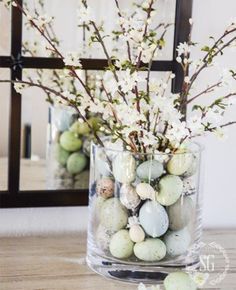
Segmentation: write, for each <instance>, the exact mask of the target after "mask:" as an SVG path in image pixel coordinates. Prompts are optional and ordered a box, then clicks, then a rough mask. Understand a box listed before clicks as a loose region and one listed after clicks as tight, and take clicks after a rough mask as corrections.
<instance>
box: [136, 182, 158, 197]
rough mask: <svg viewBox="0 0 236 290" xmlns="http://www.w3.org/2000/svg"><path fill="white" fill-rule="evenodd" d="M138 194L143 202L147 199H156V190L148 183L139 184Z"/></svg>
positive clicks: (137, 187)
mask: <svg viewBox="0 0 236 290" xmlns="http://www.w3.org/2000/svg"><path fill="white" fill-rule="evenodd" d="M136 192H137V194H138V195H139V196H140V198H141V199H142V200H145V199H152V200H154V199H155V194H156V192H155V190H154V188H153V187H152V186H151V185H150V184H148V183H139V184H138V185H137V186H136Z"/></svg>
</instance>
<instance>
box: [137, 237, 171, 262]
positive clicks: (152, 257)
mask: <svg viewBox="0 0 236 290" xmlns="http://www.w3.org/2000/svg"><path fill="white" fill-rule="evenodd" d="M134 254H135V256H136V257H137V258H138V259H140V260H142V261H145V262H155V261H160V260H162V259H163V258H164V257H165V255H166V246H165V244H164V243H163V242H162V241H161V240H160V239H151V238H150V239H146V240H145V241H143V242H141V243H136V244H135V245H134Z"/></svg>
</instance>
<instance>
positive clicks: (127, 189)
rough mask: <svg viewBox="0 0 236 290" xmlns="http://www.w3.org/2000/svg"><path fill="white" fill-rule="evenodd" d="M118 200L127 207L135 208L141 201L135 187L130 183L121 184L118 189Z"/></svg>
mask: <svg viewBox="0 0 236 290" xmlns="http://www.w3.org/2000/svg"><path fill="white" fill-rule="evenodd" d="M120 201H121V203H122V204H123V205H124V206H125V207H126V208H128V209H132V210H133V209H135V208H136V207H137V206H138V205H139V204H140V202H141V200H140V197H139V196H138V194H137V192H136V190H135V188H134V187H133V186H132V185H130V184H123V185H122V186H121V189H120Z"/></svg>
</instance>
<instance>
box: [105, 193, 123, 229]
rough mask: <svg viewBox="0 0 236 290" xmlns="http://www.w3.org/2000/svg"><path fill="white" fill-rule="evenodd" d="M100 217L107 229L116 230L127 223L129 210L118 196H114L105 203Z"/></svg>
mask: <svg viewBox="0 0 236 290" xmlns="http://www.w3.org/2000/svg"><path fill="white" fill-rule="evenodd" d="M100 218H101V224H102V225H103V226H104V227H105V228H106V229H108V230H110V231H114V232H116V231H119V230H121V229H123V228H124V227H125V226H126V225H127V223H128V212H127V209H126V208H125V207H124V206H123V205H122V204H121V203H120V201H119V199H118V198H116V197H112V198H109V199H107V200H106V201H105V202H104V203H103V205H102V208H101V214H100Z"/></svg>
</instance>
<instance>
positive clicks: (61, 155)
mask: <svg viewBox="0 0 236 290" xmlns="http://www.w3.org/2000/svg"><path fill="white" fill-rule="evenodd" d="M54 156H55V159H56V160H57V162H58V163H59V164H61V165H62V166H65V165H66V162H67V159H68V157H69V156H70V153H69V152H68V151H66V150H65V149H63V148H62V147H61V146H60V145H59V144H56V146H55V148H54Z"/></svg>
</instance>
